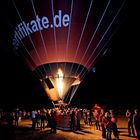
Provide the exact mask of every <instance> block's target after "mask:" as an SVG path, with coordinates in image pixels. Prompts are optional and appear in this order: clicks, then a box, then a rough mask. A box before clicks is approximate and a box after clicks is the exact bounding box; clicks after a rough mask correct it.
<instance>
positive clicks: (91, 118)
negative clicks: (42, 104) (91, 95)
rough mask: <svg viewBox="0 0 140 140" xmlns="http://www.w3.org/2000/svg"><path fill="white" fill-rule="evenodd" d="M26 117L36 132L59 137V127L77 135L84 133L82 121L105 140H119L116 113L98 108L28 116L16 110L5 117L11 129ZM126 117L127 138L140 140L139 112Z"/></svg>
mask: <svg viewBox="0 0 140 140" xmlns="http://www.w3.org/2000/svg"><path fill="white" fill-rule="evenodd" d="M0 116H2V114H1V115H0ZM23 117H26V118H28V119H30V120H31V122H32V129H33V130H34V129H36V128H40V129H41V130H42V129H45V128H46V127H49V128H50V133H56V130H57V128H58V127H59V126H63V128H64V125H65V127H67V128H68V130H71V131H77V130H81V121H83V122H84V125H89V126H93V127H95V129H96V130H99V131H101V134H102V135H101V137H102V138H103V139H106V140H112V135H114V138H115V139H116V140H119V131H118V128H117V114H116V113H115V111H114V110H113V109H109V110H106V109H105V108H101V107H99V106H98V105H97V104H95V106H94V107H93V108H91V109H86V108H84V109H79V108H69V107H63V108H60V107H54V108H51V109H48V108H41V109H33V110H31V111H30V112H28V113H27V112H26V113H25V112H22V111H20V110H19V109H18V108H17V109H15V110H14V111H12V112H7V113H6V120H7V122H8V125H14V123H15V126H17V127H18V126H19V122H20V121H21V118H23ZM125 117H126V118H127V119H128V136H132V137H137V139H138V140H140V115H139V111H138V109H135V110H134V111H131V110H130V109H127V110H126V114H125ZM60 118H61V121H60ZM66 121H67V122H66ZM62 122H64V123H62ZM60 123H62V124H60Z"/></svg>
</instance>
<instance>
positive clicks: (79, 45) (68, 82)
mask: <svg viewBox="0 0 140 140" xmlns="http://www.w3.org/2000/svg"><path fill="white" fill-rule="evenodd" d="M124 3H125V1H124V0H104V1H103V0H40V1H39V0H20V1H18V0H12V4H13V7H14V10H15V13H14V15H13V16H14V18H13V19H12V27H13V40H12V44H13V46H14V50H15V51H16V53H17V54H18V55H21V56H22V57H23V58H24V60H25V62H26V64H27V65H28V67H29V68H30V70H31V71H32V72H33V73H34V74H35V75H36V76H37V77H38V79H39V80H40V82H41V84H42V86H43V87H44V89H45V91H46V93H47V94H48V96H49V98H50V99H51V100H52V101H53V102H59V101H63V102H66V103H68V104H69V103H70V102H71V100H72V98H73V96H74V94H75V92H76V90H77V88H78V86H79V84H80V83H81V82H82V80H83V78H84V77H85V76H86V74H87V73H88V72H89V71H90V70H91V68H92V67H93V66H94V65H95V63H96V62H97V60H98V59H99V58H100V57H101V56H102V55H101V54H103V52H104V50H105V49H106V47H107V43H108V42H109V40H110V38H111V37H112V35H113V33H114V31H115V28H116V23H117V19H118V15H119V13H120V11H121V9H122V7H123V5H124Z"/></svg>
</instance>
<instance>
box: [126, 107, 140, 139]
mask: <svg viewBox="0 0 140 140" xmlns="http://www.w3.org/2000/svg"><path fill="white" fill-rule="evenodd" d="M125 115H126V117H127V119H128V136H136V137H137V138H138V140H140V113H139V111H138V109H134V110H131V109H127V110H126V114H125Z"/></svg>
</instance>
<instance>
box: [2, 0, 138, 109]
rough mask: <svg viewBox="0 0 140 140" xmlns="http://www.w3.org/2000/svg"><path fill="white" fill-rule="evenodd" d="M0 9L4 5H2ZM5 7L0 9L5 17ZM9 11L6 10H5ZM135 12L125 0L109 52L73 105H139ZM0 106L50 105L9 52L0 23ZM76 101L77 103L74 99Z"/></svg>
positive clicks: (4, 26) (7, 37) (5, 31)
mask: <svg viewBox="0 0 140 140" xmlns="http://www.w3.org/2000/svg"><path fill="white" fill-rule="evenodd" d="M1 6H3V5H1ZM3 8H4V7H0V10H1V11H0V13H1V15H0V16H1V18H0V19H3V18H4V15H5V14H4V12H3ZM7 12H8V11H7ZM138 13H139V12H138V11H137V9H136V8H135V7H132V5H129V4H128V2H127V1H126V4H125V7H124V8H123V11H122V14H121V16H120V18H119V21H118V26H117V30H116V33H115V34H114V36H113V37H112V39H111V40H110V42H109V43H108V50H107V52H106V53H105V55H104V56H103V57H102V58H100V60H99V61H98V62H97V64H96V73H93V72H89V74H88V75H87V77H86V78H85V79H84V81H83V82H82V83H81V85H80V87H79V89H78V91H77V94H76V96H75V97H74V100H73V102H72V103H73V104H76V101H77V102H78V101H79V103H80V104H82V105H87V104H89V106H91V105H92V104H94V103H95V102H98V103H99V104H101V105H102V104H104V103H107V104H113V105H114V106H118V107H121V106H126V107H127V106H138V105H139V98H138V94H139V93H140V89H139V79H140V74H139V72H140V68H139V60H140V58H139V57H140V55H139V51H138V50H139V42H138V36H139V26H138V23H137V22H138V21H137V20H138ZM0 28H1V29H0V83H1V84H0V89H1V92H0V105H1V106H3V107H5V106H9V105H10V106H15V105H17V104H19V105H20V106H24V105H25V106H31V104H33V105H39V104H40V103H42V104H43V105H44V104H49V103H50V101H49V100H48V98H47V96H46V95H45V93H44V90H43V88H42V87H41V85H40V83H39V81H38V80H37V79H36V78H35V77H34V76H33V75H32V73H31V72H30V71H29V70H28V69H27V68H26V66H25V65H24V64H23V62H22V61H21V59H20V57H17V56H16V55H15V54H14V53H13V51H12V45H11V44H10V43H11V42H10V41H9V40H10V39H11V38H10V37H11V36H10V34H9V27H8V26H7V22H6V21H5V20H1V21H0ZM77 99H79V100H77Z"/></svg>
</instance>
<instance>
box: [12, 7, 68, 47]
mask: <svg viewBox="0 0 140 140" xmlns="http://www.w3.org/2000/svg"><path fill="white" fill-rule="evenodd" d="M69 22H70V16H69V15H68V14H63V15H62V10H58V14H56V15H54V17H53V23H50V22H49V19H48V17H46V16H43V17H42V18H40V17H39V16H38V15H36V19H34V20H31V21H30V22H27V23H26V22H25V21H22V22H20V23H19V24H18V25H17V27H16V28H15V31H14V38H13V46H14V47H18V46H19V43H20V41H21V40H22V39H23V38H25V37H26V36H29V35H30V34H32V33H34V32H37V31H41V30H44V29H48V28H61V27H67V26H69Z"/></svg>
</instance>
